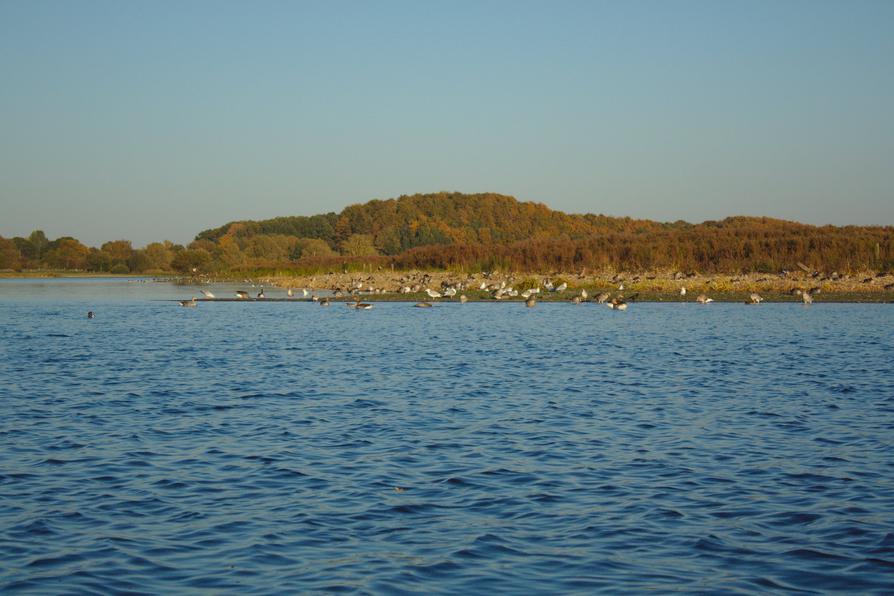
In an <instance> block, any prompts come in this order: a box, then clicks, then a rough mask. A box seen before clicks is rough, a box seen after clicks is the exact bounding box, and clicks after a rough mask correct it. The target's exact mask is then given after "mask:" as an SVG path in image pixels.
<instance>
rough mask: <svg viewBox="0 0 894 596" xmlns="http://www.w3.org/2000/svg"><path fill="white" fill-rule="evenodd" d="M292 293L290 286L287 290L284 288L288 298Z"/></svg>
mask: <svg viewBox="0 0 894 596" xmlns="http://www.w3.org/2000/svg"><path fill="white" fill-rule="evenodd" d="M293 295H294V294H293V292H292V288H289V289H288V290H286V296H288V297H289V298H291V297H292V296H293Z"/></svg>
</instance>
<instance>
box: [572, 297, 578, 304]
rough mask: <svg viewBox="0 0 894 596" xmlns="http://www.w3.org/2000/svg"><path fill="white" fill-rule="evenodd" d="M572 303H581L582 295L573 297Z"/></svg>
mask: <svg viewBox="0 0 894 596" xmlns="http://www.w3.org/2000/svg"><path fill="white" fill-rule="evenodd" d="M571 304H580V296H574V297H573V298H572V299H571Z"/></svg>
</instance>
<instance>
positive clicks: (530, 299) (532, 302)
mask: <svg viewBox="0 0 894 596" xmlns="http://www.w3.org/2000/svg"><path fill="white" fill-rule="evenodd" d="M536 304H537V299H536V298H534V297H533V296H528V299H527V300H525V306H527V307H528V308H533V307H534V306H535V305H536Z"/></svg>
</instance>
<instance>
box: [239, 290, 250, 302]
mask: <svg viewBox="0 0 894 596" xmlns="http://www.w3.org/2000/svg"><path fill="white" fill-rule="evenodd" d="M236 298H239V299H240V300H247V299H248V298H250V296H249V295H248V292H246V291H245V290H236Z"/></svg>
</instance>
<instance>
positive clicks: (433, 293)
mask: <svg viewBox="0 0 894 596" xmlns="http://www.w3.org/2000/svg"><path fill="white" fill-rule="evenodd" d="M425 293H426V294H428V297H429V298H435V299H437V298H440V297H441V293H440V292H436V291H435V290H432V289H431V288H425Z"/></svg>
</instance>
